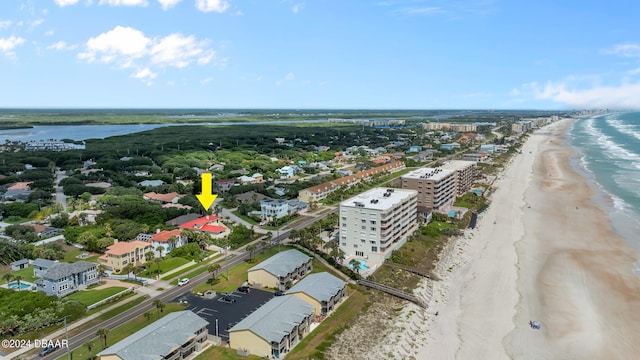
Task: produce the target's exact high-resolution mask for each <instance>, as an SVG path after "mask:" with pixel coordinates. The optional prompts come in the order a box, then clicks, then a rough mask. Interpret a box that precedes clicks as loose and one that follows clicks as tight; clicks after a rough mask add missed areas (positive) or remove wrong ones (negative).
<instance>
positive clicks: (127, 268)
mask: <svg viewBox="0 0 640 360" xmlns="http://www.w3.org/2000/svg"><path fill="white" fill-rule="evenodd" d="M134 268H135V266H134V265H133V264H132V263H128V264H127V265H125V266H124V267H123V268H122V271H124V272H126V273H127V280H129V274H131V272H132V271H133V269H134Z"/></svg>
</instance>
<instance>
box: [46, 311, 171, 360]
mask: <svg viewBox="0 0 640 360" xmlns="http://www.w3.org/2000/svg"><path fill="white" fill-rule="evenodd" d="M166 305H167V306H166V307H165V308H164V311H163V312H162V313H160V317H163V316H165V315H167V314H170V313H172V312H175V311H180V310H184V305H181V304H177V303H168V304H166ZM150 314H151V318H150V319H149V320H148V321H147V320H146V319H145V318H144V315H140V316H138V317H136V318H134V319H131V320H129V321H127V322H126V323H125V324H123V325H121V326H118V327H117V328H115V329H113V330H111V331H109V333H108V334H107V347H109V346H111V345H113V344H115V343H117V342H118V341H120V340H122V339H124V338H126V337H127V336H129V335H131V334H133V333H134V332H136V331H138V330H140V329H142V328H144V327H145V326H147V325H149V324H150V323H151V322H153V321H155V320H158V312H157V311H156V310H152V311H150ZM87 343H89V344H91V348H92V349H91V353H92V354H91V355H94V356H95V354H97V353H99V352H100V351H102V350H103V347H102V342H101V340H100V339H99V338H98V337H97V336H96V337H95V338H93V339H92V340H88V341H87V342H85V345H84V346H81V347H79V348H77V349H76V350H74V351H72V352H71V358H72V359H88V358H89V355H90V354H89V351H88V348H87V345H86V344H87ZM65 359H67V354H64V355H62V356H60V357H59V358H58V360H65Z"/></svg>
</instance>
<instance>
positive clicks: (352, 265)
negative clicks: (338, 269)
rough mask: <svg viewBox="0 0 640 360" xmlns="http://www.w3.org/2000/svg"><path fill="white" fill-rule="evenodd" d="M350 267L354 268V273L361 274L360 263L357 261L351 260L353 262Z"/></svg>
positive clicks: (350, 262)
mask: <svg viewBox="0 0 640 360" xmlns="http://www.w3.org/2000/svg"><path fill="white" fill-rule="evenodd" d="M349 265H351V267H352V268H353V271H355V272H356V273H358V274H359V273H360V261H358V260H356V259H351V261H349Z"/></svg>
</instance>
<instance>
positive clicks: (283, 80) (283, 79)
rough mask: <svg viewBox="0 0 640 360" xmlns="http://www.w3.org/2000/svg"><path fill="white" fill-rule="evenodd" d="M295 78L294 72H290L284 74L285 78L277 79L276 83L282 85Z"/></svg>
mask: <svg viewBox="0 0 640 360" xmlns="http://www.w3.org/2000/svg"><path fill="white" fill-rule="evenodd" d="M295 78H296V76H295V75H294V74H293V73H292V72H289V73H287V75H285V76H284V78H282V79H280V80H278V81H276V85H282V83H284V82H285V81H291V80H293V79H295Z"/></svg>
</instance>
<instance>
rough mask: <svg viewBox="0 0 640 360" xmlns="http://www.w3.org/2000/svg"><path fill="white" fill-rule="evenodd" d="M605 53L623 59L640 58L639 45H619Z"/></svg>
mask: <svg viewBox="0 0 640 360" xmlns="http://www.w3.org/2000/svg"><path fill="white" fill-rule="evenodd" d="M607 53H609V54H615V55H620V56H624V57H640V45H639V44H619V45H616V46H614V47H613V49H611V50H608V51H607Z"/></svg>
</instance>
